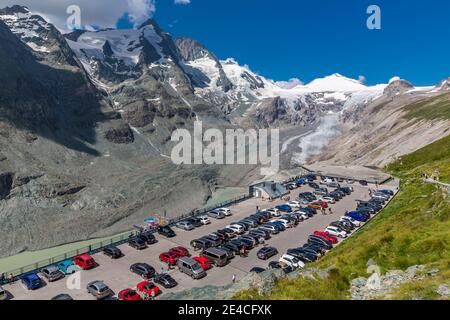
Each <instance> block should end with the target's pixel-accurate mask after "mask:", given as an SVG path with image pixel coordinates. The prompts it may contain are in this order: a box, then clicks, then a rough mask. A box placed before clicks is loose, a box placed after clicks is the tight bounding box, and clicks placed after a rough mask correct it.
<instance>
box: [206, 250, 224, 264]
mask: <svg viewBox="0 0 450 320" xmlns="http://www.w3.org/2000/svg"><path fill="white" fill-rule="evenodd" d="M202 256H203V257H205V258H207V259H209V260H211V261H212V263H214V265H215V266H216V267H223V266H225V265H227V263H228V256H227V253H226V252H225V251H223V250H220V249H217V248H209V249H206V250H205V251H203V253H202Z"/></svg>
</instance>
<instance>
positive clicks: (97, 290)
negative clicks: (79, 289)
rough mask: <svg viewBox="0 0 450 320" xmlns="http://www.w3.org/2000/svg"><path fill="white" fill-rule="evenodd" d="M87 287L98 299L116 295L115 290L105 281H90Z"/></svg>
mask: <svg viewBox="0 0 450 320" xmlns="http://www.w3.org/2000/svg"><path fill="white" fill-rule="evenodd" d="M86 289H87V292H88V293H90V294H92V295H93V296H94V297H95V298H97V300H100V299H106V298H108V297H111V296H113V295H114V292H113V291H112V290H111V289H110V288H109V287H108V286H107V285H106V284H105V283H104V282H103V281H93V282H90V283H89V284H88V285H87V288H86Z"/></svg>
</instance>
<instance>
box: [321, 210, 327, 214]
mask: <svg viewBox="0 0 450 320" xmlns="http://www.w3.org/2000/svg"><path fill="white" fill-rule="evenodd" d="M321 210H322V214H323V215H324V216H326V215H327V212H326V211H325V208H322V209H321Z"/></svg>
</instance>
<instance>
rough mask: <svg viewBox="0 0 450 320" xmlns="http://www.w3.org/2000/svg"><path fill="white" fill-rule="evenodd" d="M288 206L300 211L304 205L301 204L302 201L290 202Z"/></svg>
mask: <svg viewBox="0 0 450 320" xmlns="http://www.w3.org/2000/svg"><path fill="white" fill-rule="evenodd" d="M286 204H287V205H288V206H290V207H291V208H292V209H298V208H300V207H301V206H302V204H301V203H300V201H295V200H292V201H289V202H288V203H286Z"/></svg>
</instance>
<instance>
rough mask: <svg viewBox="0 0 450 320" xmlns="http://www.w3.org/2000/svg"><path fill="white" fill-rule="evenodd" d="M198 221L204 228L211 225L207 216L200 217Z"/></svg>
mask: <svg viewBox="0 0 450 320" xmlns="http://www.w3.org/2000/svg"><path fill="white" fill-rule="evenodd" d="M198 218H199V219H200V222H201V223H202V224H203V225H204V226H205V225H207V224H210V223H211V220H210V219H209V217H208V216H200V217H198Z"/></svg>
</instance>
